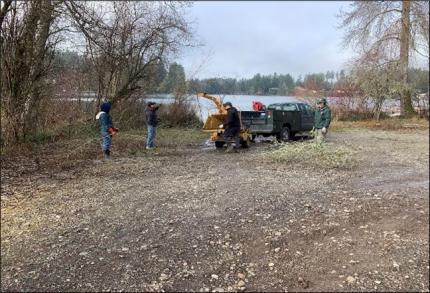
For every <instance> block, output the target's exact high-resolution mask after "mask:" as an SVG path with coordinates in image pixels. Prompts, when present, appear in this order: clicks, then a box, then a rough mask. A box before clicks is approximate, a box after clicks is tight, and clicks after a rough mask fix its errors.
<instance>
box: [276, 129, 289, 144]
mask: <svg viewBox="0 0 430 293" xmlns="http://www.w3.org/2000/svg"><path fill="white" fill-rule="evenodd" d="M290 139H291V131H290V129H289V128H288V127H284V128H282V130H281V133H280V134H279V135H278V140H279V141H281V142H287V141H289V140H290Z"/></svg>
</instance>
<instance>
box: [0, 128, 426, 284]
mask: <svg viewBox="0 0 430 293" xmlns="http://www.w3.org/2000/svg"><path fill="white" fill-rule="evenodd" d="M142 141H143V140H142ZM202 142H203V140H202V139H199V140H196V141H195V142H187V143H183V144H181V145H179V146H175V145H172V144H167V143H166V144H162V145H160V148H159V149H158V150H157V151H150V152H149V151H148V152H146V151H140V152H139V151H134V152H131V153H124V152H123V153H121V154H118V152H116V153H115V148H114V150H113V153H114V155H116V157H115V156H114V158H113V159H112V160H111V161H110V162H103V161H101V160H100V158H99V159H92V160H82V161H80V162H79V163H76V164H69V163H68V161H67V160H63V159H61V160H59V159H58V157H56V156H55V154H54V153H55V147H54V146H53V147H52V148H51V149H50V150H51V151H52V152H53V154H52V155H50V158H51V162H56V163H55V164H51V165H50V166H49V167H47V166H45V165H44V163H45V162H47V161H49V160H47V159H46V160H42V161H38V160H35V159H33V158H24V157H22V158H21V159H20V160H18V159H15V160H3V162H2V163H3V164H2V197H1V228H2V231H1V232H2V234H1V236H2V237H1V290H2V291H128V292H130V291H211V292H223V291H427V292H428V291H429V133H428V129H424V130H423V129H421V130H402V131H381V130H365V129H350V130H343V131H336V132H332V133H330V142H329V143H331V144H342V145H347V146H349V147H350V148H352V149H353V150H354V152H355V153H354V159H355V160H356V162H357V164H356V165H355V167H353V168H351V169H319V168H312V167H310V166H307V167H303V165H302V164H300V163H294V164H285V163H274V162H271V161H269V160H266V159H264V156H262V154H264V152H266V151H267V150H268V149H269V148H271V147H273V146H270V144H268V143H257V144H254V145H252V147H251V148H250V149H248V150H243V151H241V152H240V153H238V154H226V153H224V152H220V151H217V150H214V149H212V148H208V147H207V146H205V145H204V144H203V143H202ZM74 143H75V142H74ZM114 144H115V141H114ZM88 147H89V148H90V147H94V144H89V145H88ZM97 151H98V150H97ZM86 152H87V153H88V152H91V151H89V150H86V148H84V147H83V148H82V149H79V152H78V154H77V155H76V154H75V155H74V156H75V157H76V156H77V157H79V154H86ZM96 154H98V152H96ZM99 157H100V156H99Z"/></svg>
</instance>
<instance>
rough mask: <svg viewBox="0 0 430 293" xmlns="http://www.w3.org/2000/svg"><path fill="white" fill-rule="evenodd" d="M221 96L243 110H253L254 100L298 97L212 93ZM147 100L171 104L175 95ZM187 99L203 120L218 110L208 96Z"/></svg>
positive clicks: (266, 103) (153, 96)
mask: <svg viewBox="0 0 430 293" xmlns="http://www.w3.org/2000/svg"><path fill="white" fill-rule="evenodd" d="M212 96H219V97H220V98H221V99H222V100H223V102H231V103H232V104H233V106H234V107H236V108H237V109H238V110H242V111H251V110H252V102H253V101H260V102H261V103H263V104H264V105H266V106H267V105H269V104H274V103H286V102H293V101H294V102H297V101H299V100H297V98H295V97H292V96H248V95H212ZM146 100H148V101H153V102H156V103H160V104H169V103H172V102H173V101H174V99H173V97H172V96H170V95H164V96H157V95H151V96H149V97H148V98H147V99H146ZM187 100H188V101H190V102H191V103H192V105H193V106H194V107H195V110H196V112H197V114H198V115H199V117H200V119H202V121H204V120H206V118H207V117H208V116H209V114H212V113H216V112H218V110H217V108H216V106H215V104H214V103H213V102H212V101H211V100H208V99H206V98H201V97H197V96H196V95H191V96H188V97H187Z"/></svg>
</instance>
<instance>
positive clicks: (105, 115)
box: [96, 102, 118, 159]
mask: <svg viewBox="0 0 430 293" xmlns="http://www.w3.org/2000/svg"><path fill="white" fill-rule="evenodd" d="M110 108H111V104H110V103H109V102H104V103H102V104H101V105H100V112H99V113H98V114H97V115H96V119H97V120H99V122H100V134H101V137H102V142H101V147H102V151H103V154H104V157H105V159H109V158H110V146H111V145H112V136H113V135H114V134H115V133H116V132H118V129H117V128H115V127H113V123H112V117H111V116H110V114H109V111H110Z"/></svg>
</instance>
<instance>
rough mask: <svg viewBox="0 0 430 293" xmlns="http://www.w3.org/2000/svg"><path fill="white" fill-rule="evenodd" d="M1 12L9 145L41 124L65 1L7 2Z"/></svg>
mask: <svg viewBox="0 0 430 293" xmlns="http://www.w3.org/2000/svg"><path fill="white" fill-rule="evenodd" d="M2 4H3V5H2V10H1V42H0V44H1V48H0V52H1V96H2V101H1V108H2V116H3V115H4V117H2V118H4V119H2V120H3V121H4V125H3V124H2V127H3V129H2V134H3V137H4V139H5V142H6V143H15V142H17V141H19V140H21V139H25V135H26V134H28V133H30V132H31V131H34V128H35V126H36V125H37V118H38V117H37V109H38V107H39V105H40V101H41V99H42V97H43V88H44V87H45V86H46V84H47V83H49V81H47V80H46V76H47V71H48V69H49V67H50V62H51V60H52V56H53V52H54V49H55V46H56V45H57V43H58V41H59V38H58V32H59V31H61V29H60V28H59V24H58V22H57V19H58V17H59V11H58V10H57V9H58V7H59V5H61V1H49V0H43V1H28V2H27V1H20V2H18V1H12V2H11V1H3V2H2Z"/></svg>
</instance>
